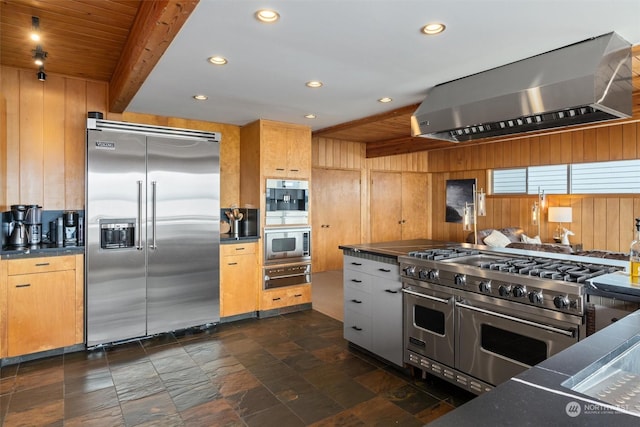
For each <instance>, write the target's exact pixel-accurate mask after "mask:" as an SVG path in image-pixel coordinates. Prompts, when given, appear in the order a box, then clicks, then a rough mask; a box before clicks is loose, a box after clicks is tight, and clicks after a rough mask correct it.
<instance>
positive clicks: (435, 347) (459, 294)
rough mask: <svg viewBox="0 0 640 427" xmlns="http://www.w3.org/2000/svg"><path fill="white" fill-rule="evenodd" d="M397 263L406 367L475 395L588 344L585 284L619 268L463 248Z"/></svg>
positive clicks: (432, 251) (405, 258) (421, 253)
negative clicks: (574, 346)
mask: <svg viewBox="0 0 640 427" xmlns="http://www.w3.org/2000/svg"><path fill="white" fill-rule="evenodd" d="M398 261H399V262H400V271H401V276H402V283H403V289H402V292H403V304H404V325H403V329H404V362H405V363H407V364H409V365H411V366H414V367H417V368H420V369H421V370H422V372H423V374H425V373H430V374H433V375H435V376H438V377H441V378H444V379H445V380H448V381H450V382H453V383H455V384H456V385H458V386H459V387H462V388H465V389H467V390H469V391H471V392H473V393H476V394H481V393H484V392H486V391H489V390H491V389H492V388H493V387H494V386H497V385H498V384H500V383H502V382H505V381H507V380H508V379H509V378H511V377H513V376H514V375H517V374H519V373H520V372H522V371H524V370H526V369H528V368H529V367H531V366H533V365H535V364H537V363H539V362H541V361H543V360H545V359H547V358H548V357H550V356H552V355H554V354H556V353H558V352H560V351H562V350H563V349H565V348H567V347H569V346H571V345H572V344H574V343H576V342H577V341H578V340H580V339H582V338H584V337H585V336H586V320H585V317H586V316H585V302H586V297H585V288H584V282H585V281H586V280H588V279H590V278H592V277H595V276H597V275H600V274H605V273H610V272H612V271H614V270H616V267H608V266H603V265H595V264H586V263H579V262H574V261H567V260H563V259H553V258H544V257H527V256H524V255H523V256H518V255H515V256H514V255H511V254H506V255H505V254H502V253H495V252H490V251H478V250H476V249H471V248H466V247H460V246H451V247H443V248H435V249H428V250H425V251H418V252H411V253H409V254H408V255H407V256H401V257H399V258H398Z"/></svg>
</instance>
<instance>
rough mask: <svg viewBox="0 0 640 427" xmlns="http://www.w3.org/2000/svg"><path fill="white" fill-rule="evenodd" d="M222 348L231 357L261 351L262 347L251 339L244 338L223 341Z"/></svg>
mask: <svg viewBox="0 0 640 427" xmlns="http://www.w3.org/2000/svg"><path fill="white" fill-rule="evenodd" d="M224 346H225V348H226V349H227V350H229V352H230V353H231V354H233V355H238V354H242V353H251V352H254V351H257V350H262V346H261V345H260V344H258V343H257V342H255V341H254V340H252V339H251V338H244V339H240V340H233V341H225V342H224Z"/></svg>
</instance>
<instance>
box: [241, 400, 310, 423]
mask: <svg viewBox="0 0 640 427" xmlns="http://www.w3.org/2000/svg"><path fill="white" fill-rule="evenodd" d="M243 419H244V422H245V423H246V424H247V426H248V427H303V426H304V422H302V420H301V419H300V418H298V417H297V416H296V415H295V414H294V413H293V412H291V410H290V409H289V408H287V407H286V406H285V405H284V404H278V405H276V406H273V407H271V408H268V409H266V410H264V411H260V412H256V413H254V414H251V415H249V416H246V417H243Z"/></svg>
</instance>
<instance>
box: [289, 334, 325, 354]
mask: <svg viewBox="0 0 640 427" xmlns="http://www.w3.org/2000/svg"><path fill="white" fill-rule="evenodd" d="M294 342H295V343H296V344H298V345H299V346H300V347H302V348H304V349H305V350H307V351H313V350H318V349H321V348H326V347H329V346H331V342H330V341H327V340H325V339H324V338H322V337H321V336H318V335H308V336H306V337H302V338H298V339H296V340H295V341H294Z"/></svg>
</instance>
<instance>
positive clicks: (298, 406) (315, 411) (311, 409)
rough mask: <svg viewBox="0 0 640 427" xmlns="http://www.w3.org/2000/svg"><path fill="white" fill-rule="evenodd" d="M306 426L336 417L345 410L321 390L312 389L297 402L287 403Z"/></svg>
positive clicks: (296, 400)
mask: <svg viewBox="0 0 640 427" xmlns="http://www.w3.org/2000/svg"><path fill="white" fill-rule="evenodd" d="M285 404H286V405H287V406H288V407H289V408H290V409H291V411H293V413H294V414H296V415H297V416H298V417H299V418H300V419H301V420H302V421H304V422H305V424H311V423H314V422H316V421H320V420H322V419H324V418H327V417H330V416H333V415H336V414H337V413H339V412H341V411H342V410H343V408H342V406H340V405H338V403H336V401H335V400H333V399H331V398H330V397H329V396H327V395H326V394H324V393H322V392H321V391H320V390H317V389H312V390H310V391H309V392H308V393H303V394H301V395H300V397H298V398H297V399H295V400H290V401H288V402H286V403H285Z"/></svg>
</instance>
